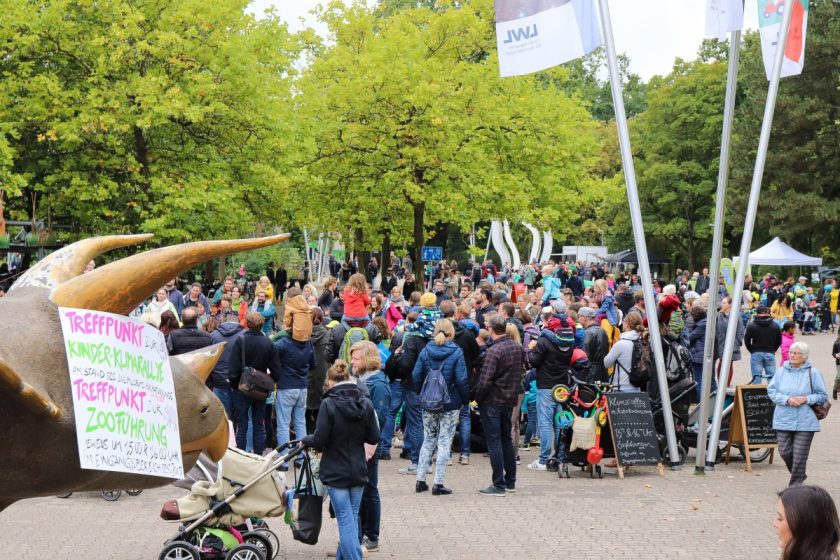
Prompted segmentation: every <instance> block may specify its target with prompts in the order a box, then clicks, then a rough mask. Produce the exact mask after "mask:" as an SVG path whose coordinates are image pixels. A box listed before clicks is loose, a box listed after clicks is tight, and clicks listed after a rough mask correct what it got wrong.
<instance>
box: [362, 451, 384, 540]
mask: <svg viewBox="0 0 840 560" xmlns="http://www.w3.org/2000/svg"><path fill="white" fill-rule="evenodd" d="M367 467H368V482H367V484H366V485H365V491H364V493H363V494H362V505H361V509H360V510H359V524H360V525H361V530H360V531H359V539H361V538H362V537H363V536H364V537H367V538H368V539H370V540H371V541H373V542H379V521H380V519H381V518H382V502H381V501H380V500H379V456H378V455H375V454H374V456H373V458H372V459H371V460H370V461H368V464H367Z"/></svg>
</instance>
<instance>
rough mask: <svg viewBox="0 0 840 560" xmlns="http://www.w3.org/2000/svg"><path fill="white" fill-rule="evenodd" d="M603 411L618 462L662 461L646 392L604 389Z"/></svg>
mask: <svg viewBox="0 0 840 560" xmlns="http://www.w3.org/2000/svg"><path fill="white" fill-rule="evenodd" d="M607 411H608V417H609V423H610V431H611V433H612V440H613V447H614V449H615V455H616V459H617V461H618V463H619V464H620V465H656V464H659V463H661V462H662V456H661V455H660V453H659V439H658V437H657V433H656V427H655V426H654V425H653V413H652V412H651V408H650V398H649V397H648V395H647V394H646V393H608V394H607Z"/></svg>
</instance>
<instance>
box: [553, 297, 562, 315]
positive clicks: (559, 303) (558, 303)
mask: <svg viewBox="0 0 840 560" xmlns="http://www.w3.org/2000/svg"><path fill="white" fill-rule="evenodd" d="M551 308H552V309H554V311H556V312H557V313H565V312H566V302H565V301H563V300H562V299H555V300H554V301H552V302H551Z"/></svg>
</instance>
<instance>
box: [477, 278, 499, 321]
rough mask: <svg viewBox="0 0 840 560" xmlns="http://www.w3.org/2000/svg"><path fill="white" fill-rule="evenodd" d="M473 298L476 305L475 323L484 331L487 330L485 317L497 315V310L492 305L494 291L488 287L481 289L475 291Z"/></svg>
mask: <svg viewBox="0 0 840 560" xmlns="http://www.w3.org/2000/svg"><path fill="white" fill-rule="evenodd" d="M473 297H475V305H476V308H475V322H476V323H478V326H479V327H481V328H482V329H483V328H485V325H484V316H485V315H489V314H490V313H495V311H496V308H495V307H493V304H492V303H491V300H492V299H493V290H491V289H490V288H487V287H484V288H480V289H478V290H476V291H475V293H474V294H473Z"/></svg>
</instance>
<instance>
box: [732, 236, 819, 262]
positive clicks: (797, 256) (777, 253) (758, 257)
mask: <svg viewBox="0 0 840 560" xmlns="http://www.w3.org/2000/svg"><path fill="white" fill-rule="evenodd" d="M749 264H751V265H753V264H766V265H771V266H797V265H799V266H819V265H821V264H822V259H821V258H819V257H809V256H808V255H803V254H802V253H800V252H799V251H797V250H796V249H794V248H793V247H791V246H790V245H788V244H787V243H785V242H784V241H782V240H781V239H779V238H778V237H774V238H773V241H771V242H770V243H768V244H767V245H765V246H764V247H760V248H758V249H756V250H755V251H753V252H752V253H750V262H749Z"/></svg>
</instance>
